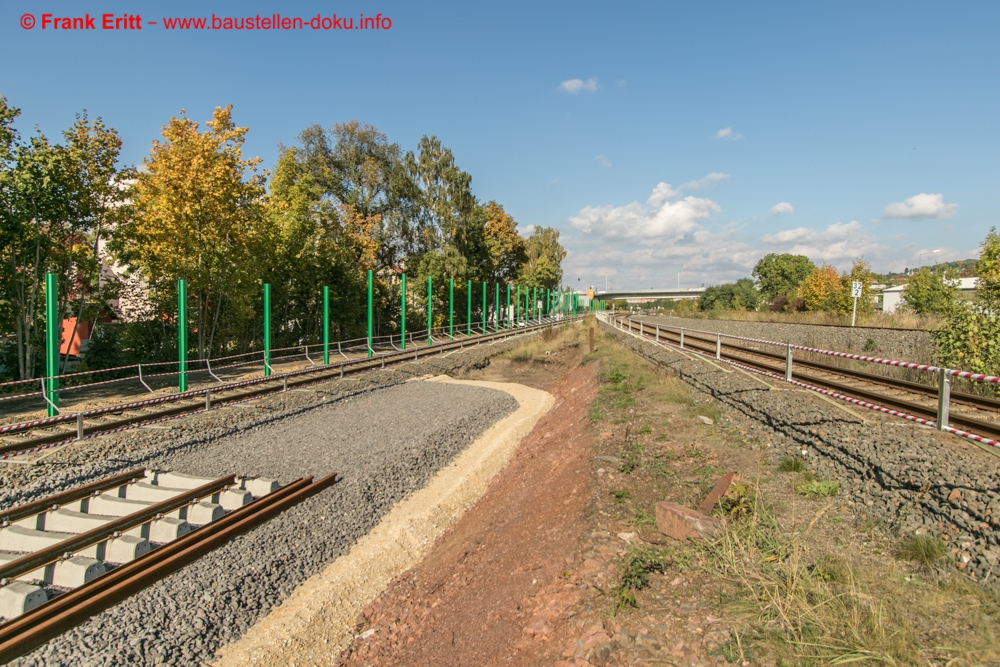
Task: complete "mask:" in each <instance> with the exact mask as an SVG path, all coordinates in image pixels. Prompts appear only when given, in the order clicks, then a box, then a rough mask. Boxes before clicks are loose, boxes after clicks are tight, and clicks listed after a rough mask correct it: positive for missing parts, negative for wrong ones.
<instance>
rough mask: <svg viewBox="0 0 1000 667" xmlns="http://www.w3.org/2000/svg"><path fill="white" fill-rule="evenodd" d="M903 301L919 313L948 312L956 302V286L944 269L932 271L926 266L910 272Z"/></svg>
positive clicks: (904, 289)
mask: <svg viewBox="0 0 1000 667" xmlns="http://www.w3.org/2000/svg"><path fill="white" fill-rule="evenodd" d="M903 301H904V302H905V303H906V305H907V306H908V307H909V308H910V309H912V310H913V311H914V312H915V313H917V314H918V315H928V314H931V313H938V314H943V313H946V312H948V310H949V309H950V308H951V307H952V305H953V304H954V302H955V288H954V286H953V284H952V281H950V280H948V279H947V277H946V274H945V272H944V271H931V270H930V269H929V268H927V267H926V266H924V267H921V269H920V270H919V271H916V272H915V273H911V274H910V281H909V282H908V283H906V287H905V288H903Z"/></svg>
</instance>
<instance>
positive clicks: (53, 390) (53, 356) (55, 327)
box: [45, 273, 62, 417]
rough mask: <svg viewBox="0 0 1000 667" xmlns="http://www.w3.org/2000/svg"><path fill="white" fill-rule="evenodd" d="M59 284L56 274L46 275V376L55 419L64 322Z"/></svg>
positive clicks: (49, 410)
mask: <svg viewBox="0 0 1000 667" xmlns="http://www.w3.org/2000/svg"><path fill="white" fill-rule="evenodd" d="M58 289H59V284H58V281H57V277H56V274H54V273H46V274H45V375H47V376H48V379H47V381H46V383H45V384H46V396H47V397H48V399H49V400H48V401H47V404H46V406H45V407H46V408H47V411H48V415H49V417H55V416H56V415H57V414H58V413H59V410H58V407H59V378H58V377H57V376H58V375H59V341H60V339H61V338H62V336H61V335H60V334H61V333H62V332H61V331H60V329H61V328H62V322H60V321H59V293H58Z"/></svg>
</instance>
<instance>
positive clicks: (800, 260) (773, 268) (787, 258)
mask: <svg viewBox="0 0 1000 667" xmlns="http://www.w3.org/2000/svg"><path fill="white" fill-rule="evenodd" d="M815 269H816V265H815V264H813V263H812V261H811V260H810V259H809V258H808V257H806V256H805V255H792V254H789V253H783V254H780V255H779V254H776V253H771V254H769V255H766V256H765V257H763V258H762V259H761V260H760V261H758V262H757V265H756V266H754V267H753V272H752V274H751V275H753V277H754V278H756V280H757V286H758V288H759V289H760V294H761V296H762V297H763V299H764V300H765V301H766V302H768V303H770V302H772V301H774V300H775V299H777V298H778V297H779V296H787V297H789V298H791V297H792V296H794V294H795V291H796V290H797V289H798V287H799V285H800V284H801V283H802V281H803V280H805V278H806V276H808V275H809V274H811V273H812V272H813V271H814V270H815Z"/></svg>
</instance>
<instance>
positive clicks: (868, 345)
mask: <svg viewBox="0 0 1000 667" xmlns="http://www.w3.org/2000/svg"><path fill="white" fill-rule="evenodd" d="M861 351H862V352H878V343H876V342H875V339H874V338H869V339H868V340H866V341H865V346H864V347H863V348H861Z"/></svg>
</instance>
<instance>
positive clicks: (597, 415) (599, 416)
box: [587, 403, 604, 424]
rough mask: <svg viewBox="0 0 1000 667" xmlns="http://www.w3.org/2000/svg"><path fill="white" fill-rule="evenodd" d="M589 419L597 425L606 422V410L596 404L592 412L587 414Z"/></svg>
mask: <svg viewBox="0 0 1000 667" xmlns="http://www.w3.org/2000/svg"><path fill="white" fill-rule="evenodd" d="M587 419H589V420H590V423H591V424H596V423H597V422H601V421H604V410H603V409H602V408H600V407H598V406H597V404H596V403H595V404H594V405H592V406H590V412H589V413H587Z"/></svg>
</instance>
